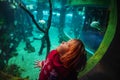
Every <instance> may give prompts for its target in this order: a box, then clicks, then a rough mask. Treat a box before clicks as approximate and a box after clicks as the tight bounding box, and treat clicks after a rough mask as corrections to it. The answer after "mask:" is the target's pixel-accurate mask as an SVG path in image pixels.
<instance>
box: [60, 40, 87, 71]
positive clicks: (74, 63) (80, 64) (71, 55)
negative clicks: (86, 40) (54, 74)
mask: <svg viewBox="0 0 120 80" xmlns="http://www.w3.org/2000/svg"><path fill="white" fill-rule="evenodd" d="M72 42H73V44H72V45H70V47H69V51H68V52H66V53H65V54H63V55H62V56H61V57H60V60H61V62H62V63H63V65H64V67H66V68H68V69H72V70H76V71H79V70H81V69H83V68H84V67H85V64H86V52H85V47H84V44H83V43H82V41H81V40H79V39H73V41H72Z"/></svg>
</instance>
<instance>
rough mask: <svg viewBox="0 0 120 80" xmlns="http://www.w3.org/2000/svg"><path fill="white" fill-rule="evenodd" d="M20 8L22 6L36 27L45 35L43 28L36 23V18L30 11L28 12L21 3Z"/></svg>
mask: <svg viewBox="0 0 120 80" xmlns="http://www.w3.org/2000/svg"><path fill="white" fill-rule="evenodd" d="M19 6H20V8H22V9H23V10H24V11H26V12H27V13H28V14H29V16H30V17H31V18H32V20H33V22H34V23H35V25H36V27H37V28H38V29H39V30H40V31H42V32H43V33H45V31H44V30H43V29H42V28H41V27H39V25H38V24H37V22H36V20H35V18H34V16H33V15H32V13H31V12H30V11H29V10H27V9H26V8H25V7H24V6H23V5H22V4H21V3H20V4H19Z"/></svg>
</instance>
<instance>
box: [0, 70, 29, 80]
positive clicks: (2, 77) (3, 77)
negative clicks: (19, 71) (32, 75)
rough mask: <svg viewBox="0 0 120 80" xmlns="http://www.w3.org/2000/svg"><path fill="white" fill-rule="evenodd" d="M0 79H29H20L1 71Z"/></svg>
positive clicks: (27, 79) (25, 79)
mask: <svg viewBox="0 0 120 80" xmlns="http://www.w3.org/2000/svg"><path fill="white" fill-rule="evenodd" d="M0 79H3V80H29V77H26V78H20V77H16V76H13V75H11V74H7V73H5V72H3V71H0Z"/></svg>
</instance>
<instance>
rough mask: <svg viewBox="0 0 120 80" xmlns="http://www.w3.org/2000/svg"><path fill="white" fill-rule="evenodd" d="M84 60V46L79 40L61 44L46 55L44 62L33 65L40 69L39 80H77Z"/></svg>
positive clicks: (84, 62) (83, 65)
mask: <svg viewBox="0 0 120 80" xmlns="http://www.w3.org/2000/svg"><path fill="white" fill-rule="evenodd" d="M86 60H87V58H86V53H85V47H84V44H83V43H82V41H81V40H79V39H72V40H69V41H68V42H62V43H61V44H60V45H59V46H58V47H57V48H56V49H55V50H52V51H51V52H50V53H49V54H48V56H47V59H46V60H44V61H36V63H35V64H36V67H40V68H41V72H40V75H39V80H77V75H78V72H79V71H80V70H83V69H84V67H85V64H86Z"/></svg>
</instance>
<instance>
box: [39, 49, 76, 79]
mask: <svg viewBox="0 0 120 80" xmlns="http://www.w3.org/2000/svg"><path fill="white" fill-rule="evenodd" d="M42 66H43V67H42V69H41V72H40V75H39V80H77V73H76V72H75V71H71V70H68V69H66V68H65V67H64V66H63V65H62V63H61V62H60V59H59V54H58V52H57V51H56V50H52V51H51V52H50V53H49V55H48V57H47V59H46V60H44V61H42Z"/></svg>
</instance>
